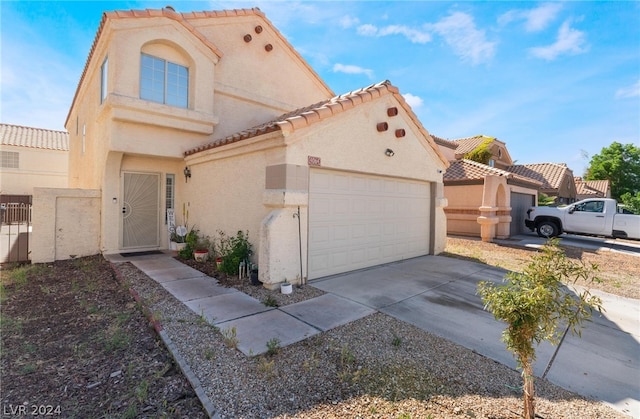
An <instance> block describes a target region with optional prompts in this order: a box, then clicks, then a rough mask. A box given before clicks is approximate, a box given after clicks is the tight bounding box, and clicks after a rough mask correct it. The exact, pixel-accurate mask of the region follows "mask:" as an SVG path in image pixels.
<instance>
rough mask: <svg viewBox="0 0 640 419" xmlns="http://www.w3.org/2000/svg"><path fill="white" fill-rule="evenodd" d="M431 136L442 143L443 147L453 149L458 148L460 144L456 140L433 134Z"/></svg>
mask: <svg viewBox="0 0 640 419" xmlns="http://www.w3.org/2000/svg"><path fill="white" fill-rule="evenodd" d="M431 138H433V141H435V143H436V144H438V145H441V146H443V147H447V148H450V149H453V150H455V149H456V148H458V144H457V143H456V142H455V141H450V140H445V139H444V138H442V137H437V136H435V135H433V134H431Z"/></svg>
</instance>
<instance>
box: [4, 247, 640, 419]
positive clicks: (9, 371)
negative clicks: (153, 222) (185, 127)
mask: <svg viewBox="0 0 640 419" xmlns="http://www.w3.org/2000/svg"><path fill="white" fill-rule="evenodd" d="M531 252H532V251H531V250H526V249H518V248H514V247H509V246H498V245H495V244H491V243H482V242H481V241H478V240H473V239H464V238H450V239H449V240H448V245H447V252H446V255H448V256H451V257H461V258H469V259H472V260H476V261H481V262H483V263H489V264H492V265H496V266H501V267H503V268H507V269H514V270H518V267H519V266H520V267H521V266H523V264H525V263H527V262H528V257H529V256H530V255H531ZM572 252H573V253H572ZM567 254H569V255H570V257H575V258H578V259H581V260H586V261H589V262H594V263H598V264H599V265H600V269H601V271H602V273H603V277H605V279H606V280H605V281H604V282H603V283H601V284H598V286H597V287H598V288H600V289H603V290H605V291H608V292H611V293H614V294H618V295H623V296H626V297H632V298H637V296H638V295H640V294H639V293H638V285H637V284H636V282H637V281H635V280H634V278H637V277H639V276H640V264H639V263H638V259H637V258H634V257H633V256H624V255H618V254H613V253H610V252H605V253H598V252H585V251H583V250H579V249H578V250H574V249H570V248H567ZM185 263H189V264H193V263H194V262H191V261H189V262H185ZM115 269H116V270H117V274H116V275H114V272H113V270H112V267H111V266H110V265H109V264H108V263H106V262H105V261H104V260H103V259H102V258H101V257H93V258H82V259H76V260H73V261H61V262H56V263H53V264H45V265H34V266H32V267H30V268H29V269H27V270H26V274H25V275H24V277H20V276H18V277H13V276H9V275H7V272H8V271H7V270H6V269H5V270H4V271H3V272H2V288H1V291H2V293H1V294H0V296H1V302H2V307H1V308H2V311H1V313H0V314H1V324H2V326H1V328H2V329H1V339H2V347H1V352H0V354H1V365H0V367H1V369H0V373H1V378H2V381H1V387H0V390H1V397H2V405H3V406H2V407H3V409H11V408H17V406H22V405H24V406H25V408H26V409H27V411H30V409H32V408H33V406H35V407H37V408H39V407H40V406H44V408H47V406H51V407H52V409H55V407H57V406H58V405H59V406H60V411H59V412H60V413H57V414H55V411H53V412H52V413H54V414H55V415H56V416H58V417H78V418H88V417H91V418H99V417H105V418H106V417H109V418H111V417H121V418H126V417H148V418H152V417H154V418H155V417H184V418H198V417H204V416H205V414H204V412H203V409H202V407H201V406H200V405H199V403H198V401H197V398H196V397H195V394H194V391H193V389H191V388H190V387H189V385H188V383H187V381H186V379H185V376H184V375H183V374H181V373H180V371H179V369H178V368H177V367H176V365H175V363H174V362H173V361H172V359H171V356H170V354H169V353H168V351H167V349H166V348H165V347H164V346H163V345H162V342H161V341H160V340H159V339H158V338H157V336H156V335H155V334H154V331H153V329H152V328H151V327H150V323H149V321H148V320H147V319H146V316H151V317H153V318H154V319H155V320H156V321H157V324H161V325H162V327H163V333H165V334H166V336H168V337H169V338H170V339H171V341H172V342H173V345H174V346H175V347H176V348H177V351H178V352H179V354H180V356H181V357H182V358H183V359H184V360H185V361H186V363H187V364H188V365H189V368H190V369H191V371H192V372H193V373H194V375H195V376H196V377H197V379H198V381H199V382H200V383H201V385H202V388H203V390H204V392H205V393H206V395H207V397H208V398H209V399H210V401H211V402H212V404H213V406H214V407H215V409H216V411H217V413H218V414H219V417H221V418H358V417H360V418H493V419H498V418H518V417H521V411H522V408H521V405H522V402H521V391H520V389H519V386H520V385H521V377H520V374H519V373H518V372H517V371H514V370H512V369H509V368H507V367H505V366H504V365H501V364H499V363H496V362H494V361H492V360H490V359H488V358H485V357H483V356H481V355H479V354H477V353H474V352H473V351H470V350H468V349H466V348H463V347H461V346H459V345H456V344H453V343H451V342H449V341H447V340H446V339H442V338H439V337H436V336H433V335H430V334H428V333H426V332H423V331H421V330H419V329H417V328H415V327H413V326H411V325H409V324H406V323H403V322H400V321H398V320H396V319H394V318H392V317H389V316H386V315H384V314H381V313H376V314H373V315H370V316H367V317H365V318H363V319H361V320H358V321H355V322H352V323H350V324H347V325H345V326H342V327H338V328H336V329H333V330H330V331H328V332H325V333H321V334H319V335H316V336H314V337H312V338H309V339H307V340H304V341H302V342H299V343H297V344H294V345H289V346H287V347H285V348H279V347H278V345H274V346H273V348H272V351H271V353H270V354H266V355H261V356H256V357H246V356H244V355H243V354H242V353H240V352H239V351H237V350H236V349H234V343H233V339H230V338H229V335H228V334H227V336H226V337H225V332H228V331H224V330H217V329H216V328H215V327H213V326H212V325H210V324H208V323H207V322H206V321H205V320H204V319H202V318H201V317H200V316H198V315H197V314H196V313H194V312H192V311H191V310H189V309H188V308H187V307H186V306H185V305H183V304H182V303H180V302H178V301H177V300H175V299H174V297H173V296H171V295H170V294H169V293H167V292H166V291H165V290H164V289H163V288H162V287H161V286H160V285H159V284H157V283H156V282H155V281H153V280H151V279H150V278H148V277H147V276H146V275H145V274H144V273H142V272H141V271H139V270H138V269H136V268H135V267H134V266H133V265H131V264H129V263H125V264H120V265H117V266H116V268H115ZM199 269H201V270H203V271H205V272H208V274H210V275H216V272H215V270H213V269H212V268H211V267H210V266H208V265H199ZM114 277H119V278H120V281H116V280H114ZM20 278H23V279H20ZM218 281H219V282H220V283H222V284H223V285H226V286H234V287H236V288H238V289H239V290H240V291H243V292H245V293H247V294H249V295H252V296H254V297H255V298H257V299H258V300H260V301H263V302H266V301H270V302H271V303H273V302H274V301H275V303H276V304H278V305H286V304H291V303H293V302H297V301H302V300H304V299H308V298H313V297H315V296H318V295H321V294H322V292H321V291H319V290H317V289H315V288H313V287H312V286H305V287H304V288H296V289H295V291H294V293H293V294H292V295H289V296H284V295H281V294H280V293H279V292H272V291H268V290H266V289H264V288H262V287H255V286H252V285H250V284H249V283H248V281H247V280H238V278H235V277H222V276H220V275H218ZM123 282H124V283H125V284H124V286H123ZM128 288H130V289H132V290H135V293H136V294H137V295H138V296H139V301H140V303H139V304H138V303H135V302H134V300H133V298H132V296H131V294H130V293H129V291H128ZM143 311H144V312H145V313H146V314H143ZM536 390H537V398H536V401H537V406H536V412H537V414H538V415H539V417H541V418H622V417H626V416H625V415H624V414H622V413H620V412H618V411H616V410H614V409H612V408H610V407H608V406H606V405H604V404H602V403H599V402H597V401H593V400H586V399H584V398H582V397H580V396H578V395H576V394H573V393H571V392H568V391H566V390H564V389H562V388H559V387H557V386H554V385H552V384H551V383H548V382H546V381H543V380H538V381H537V383H536ZM3 411H4V410H3Z"/></svg>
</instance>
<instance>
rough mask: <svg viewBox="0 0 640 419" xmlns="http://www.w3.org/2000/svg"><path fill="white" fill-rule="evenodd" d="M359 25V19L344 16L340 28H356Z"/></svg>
mask: <svg viewBox="0 0 640 419" xmlns="http://www.w3.org/2000/svg"><path fill="white" fill-rule="evenodd" d="M359 23H360V19H358V18H357V17H351V16H344V17H343V18H342V19H340V26H342V27H343V28H345V29H347V28H351V27H354V26H356V25H358V24H359Z"/></svg>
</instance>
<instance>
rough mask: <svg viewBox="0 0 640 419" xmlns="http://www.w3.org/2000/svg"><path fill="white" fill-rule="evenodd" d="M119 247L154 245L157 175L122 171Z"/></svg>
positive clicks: (157, 243) (157, 226) (157, 234)
mask: <svg viewBox="0 0 640 419" xmlns="http://www.w3.org/2000/svg"><path fill="white" fill-rule="evenodd" d="M123 191H124V197H123V203H122V208H121V211H122V247H123V248H125V249H126V248H136V247H158V246H159V244H160V239H159V232H158V229H159V224H158V220H159V215H158V214H159V208H160V175H158V174H152V173H151V174H150V173H127V172H125V173H124V180H123Z"/></svg>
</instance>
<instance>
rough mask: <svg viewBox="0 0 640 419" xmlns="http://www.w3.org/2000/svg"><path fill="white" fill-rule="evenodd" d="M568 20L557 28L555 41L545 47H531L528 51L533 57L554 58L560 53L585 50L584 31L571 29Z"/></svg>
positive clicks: (574, 53) (586, 47)
mask: <svg viewBox="0 0 640 419" xmlns="http://www.w3.org/2000/svg"><path fill="white" fill-rule="evenodd" d="M569 23H570V22H569V21H568V20H567V21H565V22H564V23H563V24H562V26H560V29H559V30H558V36H557V38H556V42H554V43H553V44H551V45H549V46H546V47H536V48H531V49H530V50H529V51H530V52H531V54H532V55H533V56H534V57H538V58H542V59H544V60H549V61H551V60H554V59H556V58H557V57H558V56H559V55H562V54H572V55H576V54H581V53H583V52H586V51H587V49H588V45H587V43H586V35H585V33H584V32H582V31H579V30H577V29H573V28H571V27H570V26H569Z"/></svg>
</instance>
